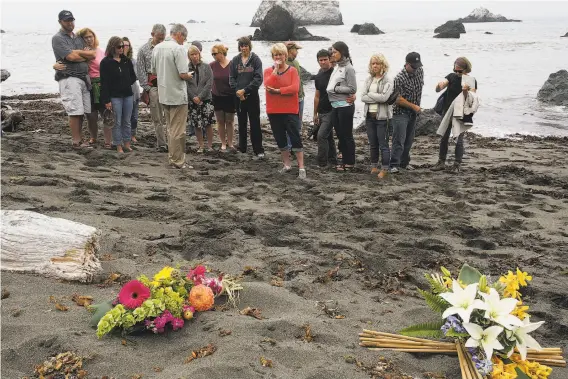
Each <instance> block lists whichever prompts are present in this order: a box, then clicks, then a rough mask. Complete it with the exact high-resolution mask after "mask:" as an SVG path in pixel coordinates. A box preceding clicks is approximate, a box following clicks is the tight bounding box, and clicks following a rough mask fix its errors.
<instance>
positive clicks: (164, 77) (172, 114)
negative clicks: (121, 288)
mask: <svg viewBox="0 0 568 379" xmlns="http://www.w3.org/2000/svg"><path fill="white" fill-rule="evenodd" d="M74 20H75V19H74V17H73V15H72V13H71V12H69V11H61V12H60V14H59V24H60V25H61V30H60V32H58V33H57V34H56V35H55V36H54V37H53V40H52V44H53V51H54V54H55V57H56V61H57V63H56V64H55V65H54V69H55V70H56V75H55V78H56V80H57V81H58V82H59V88H60V93H61V98H62V102H63V105H64V107H65V110H66V111H67V114H68V115H69V124H70V128H71V133H72V139H73V146H74V147H75V148H89V147H90V146H91V145H93V144H94V143H96V140H97V135H98V130H97V120H98V117H99V116H102V117H103V120H104V122H103V123H104V125H105V127H104V133H103V135H104V139H105V147H107V148H116V149H117V151H118V152H120V153H122V152H125V151H131V150H132V147H131V144H132V143H136V142H137V141H136V129H137V128H136V126H137V119H138V104H139V102H140V101H144V102H145V103H147V104H148V105H149V108H150V113H151V118H152V123H153V126H154V131H155V135H156V148H157V149H158V150H159V151H162V152H167V153H168V163H169V165H170V166H171V167H173V168H178V169H183V168H188V167H191V166H189V165H188V164H187V162H186V157H185V140H186V136H187V135H192V134H193V133H195V135H196V137H197V140H198V144H199V148H198V153H202V152H203V151H205V149H207V148H208V149H212V142H213V128H212V125H213V124H217V126H218V134H219V139H220V140H221V151H229V150H233V149H235V147H234V145H233V132H234V118H235V114H236V115H237V120H238V150H239V151H240V152H242V153H246V151H247V140H248V130H249V127H250V140H251V144H252V149H253V152H254V155H255V157H257V158H258V159H262V158H264V148H263V143H262V131H261V127H260V96H259V90H260V87H261V85H262V84H264V88H265V91H266V113H267V115H268V119H269V121H270V127H271V129H272V132H273V136H274V139H275V142H276V144H277V146H278V148H279V150H280V151H281V159H282V168H281V169H280V172H281V173H286V172H288V171H290V170H291V160H292V159H291V155H294V156H295V158H296V160H297V163H298V168H299V173H298V177H299V178H301V179H303V178H306V169H305V166H304V154H303V143H302V114H303V108H304V88H303V83H302V80H301V77H300V65H299V63H298V60H297V59H296V58H297V56H298V50H299V49H301V48H302V47H301V46H300V45H299V44H298V43H296V42H291V41H289V42H286V43H276V44H274V45H272V47H271V49H270V51H271V54H272V59H273V64H272V65H271V66H270V67H267V68H265V69H264V70H263V67H262V61H261V59H260V58H259V57H258V55H256V54H255V53H254V52H252V43H251V40H250V38H249V37H241V38H239V39H238V49H239V53H238V54H237V55H236V56H234V57H233V58H232V59H228V58H227V53H228V48H227V47H226V46H225V45H222V44H216V45H214V46H213V47H212V49H211V55H212V57H213V62H211V63H209V64H207V63H204V62H203V60H202V46H201V44H200V43H199V42H198V41H194V42H192V43H191V46H190V47H189V50H188V49H187V48H185V47H184V43H185V42H186V40H187V35H188V32H187V29H186V27H185V26H184V25H182V24H175V25H173V26H172V27H171V29H170V34H169V35H168V36H166V28H165V26H164V25H161V24H156V25H154V27H153V28H152V32H151V37H152V38H151V39H150V40H149V41H148V42H147V43H146V44H144V45H143V46H142V47H141V48H140V50H139V52H138V56H137V59H136V60H135V59H133V57H132V46H131V43H130V40H129V39H128V38H126V37H123V38H120V37H111V38H110V39H109V41H108V44H107V47H106V50H105V51H103V50H102V49H101V48H99V47H98V45H99V42H98V39H97V37H96V34H95V33H94V32H93V31H92V30H91V29H89V28H84V29H81V30H80V31H79V32H78V33H77V34H74V33H73V30H74ZM316 58H317V61H318V64H319V66H320V71H319V73H318V74H317V75H316V77H315V89H316V91H315V97H314V125H315V133H314V137H316V138H315V139H317V144H318V154H317V162H318V166H319V167H326V168H327V167H328V166H329V165H330V164H331V165H332V166H335V169H336V170H337V171H340V172H343V171H350V170H352V169H353V167H354V166H355V140H354V138H353V117H354V113H355V105H354V103H355V101H356V100H357V95H356V94H357V79H356V73H355V70H354V68H353V64H352V60H351V54H350V52H349V47H348V46H347V45H346V44H345V43H344V42H341V41H338V42H335V43H334V44H333V45H332V47H331V48H329V49H322V50H320V51H319V52H318V53H317V56H316ZM368 69H369V76H368V77H367V79H366V80H365V83H364V85H363V88H362V90H361V91H360V101H362V102H363V103H364V114H365V122H366V129H367V134H368V140H369V147H370V158H371V165H372V167H371V173H372V174H373V175H377V176H378V178H384V177H385V176H386V175H387V174H388V173H393V174H395V173H398V172H400V170H401V169H406V170H412V169H413V167H412V166H411V165H410V151H411V148H412V144H413V141H414V132H415V127H416V119H417V115H418V114H419V113H420V112H421V111H422V109H421V107H420V101H421V97H422V88H423V85H424V71H423V68H422V61H421V57H420V55H419V54H418V53H416V52H411V53H409V54H408V55H407V56H406V63H405V65H404V67H403V69H402V70H401V71H400V72H398V73H397V74H396V75H395V76H394V77H392V76H391V75H390V73H389V63H388V61H387V59H386V58H385V57H384V55H382V54H374V55H372V56H371V58H370V60H369V65H368ZM453 71H454V72H453V73H451V74H450V75H448V76H446V78H445V79H444V80H443V81H441V82H440V83H438V84H437V86H436V91H437V92H439V91H442V90H443V89H446V88H447V89H446V91H445V92H444V94H443V96H442V97H441V98H440V100H439V103H440V107H441V113H442V114H443V116H444V117H443V121H442V123H441V125H440V128H439V130H438V133H439V134H440V135H441V136H442V138H441V143H440V154H439V161H438V163H437V164H436V165H435V166H434V167H433V168H432V169H433V170H443V169H445V160H446V155H447V151H448V144H449V138H450V136H451V135H452V134H453V135H454V136H455V137H457V143H456V153H455V154H456V158H455V163H454V165H453V166H452V170H459V167H460V163H461V159H462V156H463V134H464V132H465V131H466V130H468V129H469V128H470V127H471V126H472V125H473V120H472V117H471V116H472V114H473V113H475V112H476V111H477V107H478V105H479V103H478V100H477V96H476V95H475V91H476V89H477V82H476V81H475V79H474V78H471V77H470V76H469V75H468V74H469V73H470V72H471V63H470V62H469V61H468V60H467V58H465V57H460V58H458V59H457V60H456V61H455V63H454V67H453ZM140 87H141V89H142V95H141V94H140ZM460 95H462V96H460ZM84 115H86V116H87V121H88V126H89V133H90V136H91V138H90V140H89V141H82V139H81V125H82V122H83V117H84ZM249 125H250V126H249ZM391 130H392V143H391V137H390V131H391ZM334 131H335V135H336V137H337V139H338V145H337V149H336V143H335V139H334ZM205 139H206V140H207V148H206V147H205ZM379 160H380V163H379Z"/></svg>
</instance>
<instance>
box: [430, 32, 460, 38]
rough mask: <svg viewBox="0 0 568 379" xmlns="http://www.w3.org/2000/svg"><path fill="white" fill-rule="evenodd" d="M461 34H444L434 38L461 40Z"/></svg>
mask: <svg viewBox="0 0 568 379" xmlns="http://www.w3.org/2000/svg"><path fill="white" fill-rule="evenodd" d="M460 35H461V34H460V33H459V32H443V33H439V34H436V35H435V36H434V38H460Z"/></svg>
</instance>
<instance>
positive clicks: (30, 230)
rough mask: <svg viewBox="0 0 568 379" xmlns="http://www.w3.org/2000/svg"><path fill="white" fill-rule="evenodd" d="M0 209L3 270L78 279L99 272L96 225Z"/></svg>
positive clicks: (87, 278) (85, 278) (91, 278)
mask: <svg viewBox="0 0 568 379" xmlns="http://www.w3.org/2000/svg"><path fill="white" fill-rule="evenodd" d="M0 212H1V216H2V231H1V237H0V240H1V243H2V245H1V246H2V250H1V256H2V270H3V271H14V272H26V273H35V274H40V275H44V276H47V277H52V278H58V279H65V280H77V281H81V282H91V281H92V280H93V278H94V277H95V275H97V274H98V273H99V272H101V271H102V267H101V263H100V261H99V259H98V257H97V253H98V250H99V244H98V240H99V232H98V231H97V229H96V228H94V227H92V226H88V225H85V224H80V223H78V222H74V221H69V220H65V219H62V218H54V217H49V216H45V215H42V214H39V213H36V212H30V211H21V210H2V211H0Z"/></svg>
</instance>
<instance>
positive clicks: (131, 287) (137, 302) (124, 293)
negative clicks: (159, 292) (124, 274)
mask: <svg viewBox="0 0 568 379" xmlns="http://www.w3.org/2000/svg"><path fill="white" fill-rule="evenodd" d="M149 297H150V289H149V288H148V287H146V286H145V285H144V284H142V282H140V281H138V280H131V281H129V282H128V283H126V284H125V285H124V286H123V287H122V289H121V290H120V292H119V293H118V300H119V301H120V304H122V305H124V306H125V307H126V308H128V309H135V308H138V307H139V306H141V305H142V303H143V302H144V301H145V300H146V299H148V298H149Z"/></svg>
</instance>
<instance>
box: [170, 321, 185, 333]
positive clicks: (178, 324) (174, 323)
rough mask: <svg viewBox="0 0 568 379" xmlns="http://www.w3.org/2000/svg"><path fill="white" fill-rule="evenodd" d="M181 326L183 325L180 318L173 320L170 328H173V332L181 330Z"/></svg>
mask: <svg viewBox="0 0 568 379" xmlns="http://www.w3.org/2000/svg"><path fill="white" fill-rule="evenodd" d="M183 324H184V321H183V319H182V318H174V319H173V320H172V326H173V328H174V330H178V329H181V328H183Z"/></svg>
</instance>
